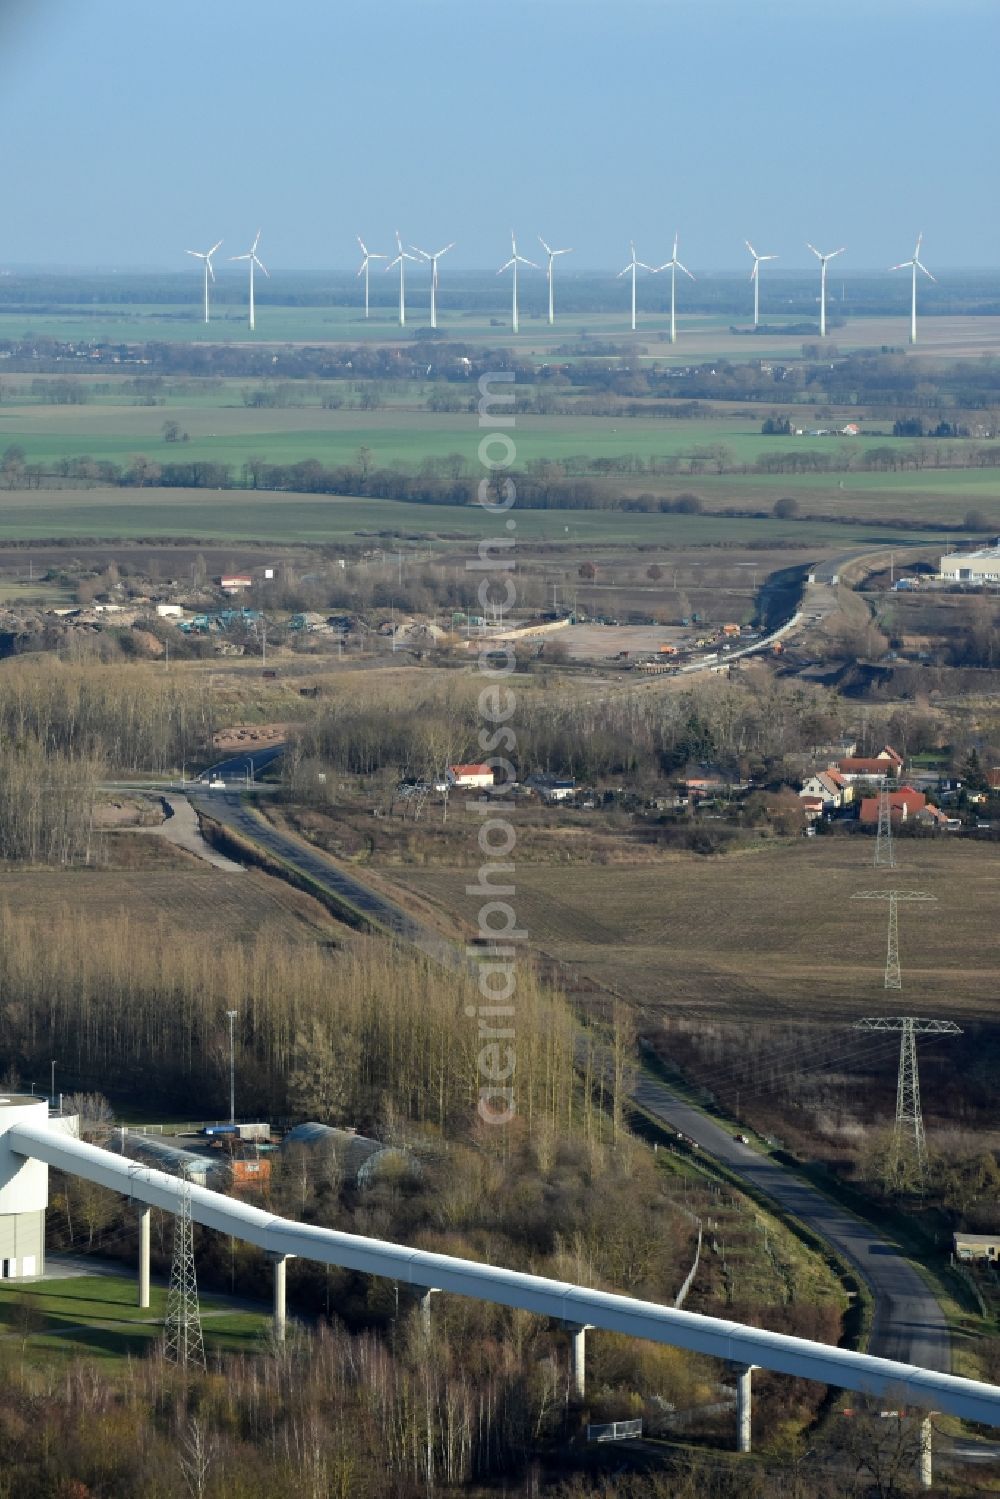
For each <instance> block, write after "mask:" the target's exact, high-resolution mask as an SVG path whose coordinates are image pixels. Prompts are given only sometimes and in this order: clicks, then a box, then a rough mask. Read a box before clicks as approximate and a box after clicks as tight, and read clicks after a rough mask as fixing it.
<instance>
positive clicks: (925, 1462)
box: [919, 1416, 934, 1489]
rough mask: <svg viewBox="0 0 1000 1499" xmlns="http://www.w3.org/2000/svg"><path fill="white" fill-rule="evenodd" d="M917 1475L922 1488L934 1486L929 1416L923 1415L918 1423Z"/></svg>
mask: <svg viewBox="0 0 1000 1499" xmlns="http://www.w3.org/2000/svg"><path fill="white" fill-rule="evenodd" d="M919 1476H920V1487H921V1488H922V1489H932V1488H933V1487H934V1449H933V1436H932V1428H931V1418H930V1416H925V1417H924V1419H923V1420H922V1421H921V1423H920V1463H919Z"/></svg>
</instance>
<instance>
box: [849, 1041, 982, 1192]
mask: <svg viewBox="0 0 1000 1499" xmlns="http://www.w3.org/2000/svg"><path fill="white" fill-rule="evenodd" d="M854 1029H855V1030H858V1031H892V1032H896V1031H898V1032H899V1072H898V1074H897V1078H896V1122H895V1124H894V1126H893V1131H892V1144H891V1146H890V1148H889V1159H888V1163H887V1165H888V1176H889V1181H890V1182H891V1183H892V1185H893V1186H895V1187H897V1188H900V1187H903V1186H905V1185H906V1182H907V1180H908V1178H909V1177H911V1176H912V1177H913V1178H915V1180H916V1182H917V1185H918V1186H919V1187H920V1188H921V1189H922V1188H923V1186H924V1183H925V1181H926V1179H927V1141H926V1138H925V1135H924V1119H923V1113H922V1110H921V1107H920V1073H919V1071H918V1069H917V1036H918V1035H921V1036H924V1035H930V1036H942V1035H944V1036H960V1035H961V1034H962V1028H961V1026H958V1025H956V1024H955V1022H954V1021H953V1020H921V1019H919V1018H918V1017H916V1016H914V1015H868V1016H865V1017H864V1019H862V1020H856V1021H855V1022H854ZM907 1168H910V1170H908V1169H907Z"/></svg>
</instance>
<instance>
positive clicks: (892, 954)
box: [851, 890, 937, 989]
mask: <svg viewBox="0 0 1000 1499" xmlns="http://www.w3.org/2000/svg"><path fill="white" fill-rule="evenodd" d="M851 898H852V900H884V901H887V902H888V905H889V940H888V942H887V944H886V953H885V988H886V989H902V987H903V974H902V970H901V968H900V966H899V903H900V901H935V900H937V896H936V895H926V894H925V893H924V892H923V891H922V890H859V891H858V893H857V895H854V896H852V897H851Z"/></svg>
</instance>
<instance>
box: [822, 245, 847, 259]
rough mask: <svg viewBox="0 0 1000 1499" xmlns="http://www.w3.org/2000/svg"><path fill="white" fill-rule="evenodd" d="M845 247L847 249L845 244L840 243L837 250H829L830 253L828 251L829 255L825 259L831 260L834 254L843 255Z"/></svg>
mask: <svg viewBox="0 0 1000 1499" xmlns="http://www.w3.org/2000/svg"><path fill="white" fill-rule="evenodd" d="M846 249H847V246H846V245H841V247H840V249H839V250H831V251H830V253H829V255H828V256H827V257H826V258H827V260H832V259H833V257H834V256H835V255H843V253H844V251H845V250H846Z"/></svg>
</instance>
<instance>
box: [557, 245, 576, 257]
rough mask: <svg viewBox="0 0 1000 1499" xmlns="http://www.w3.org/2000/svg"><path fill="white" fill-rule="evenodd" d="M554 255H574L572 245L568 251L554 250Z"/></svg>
mask: <svg viewBox="0 0 1000 1499" xmlns="http://www.w3.org/2000/svg"><path fill="white" fill-rule="evenodd" d="M552 253H553V255H572V253H573V247H572V245H571V246H570V247H569V249H568V250H553V251H552Z"/></svg>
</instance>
